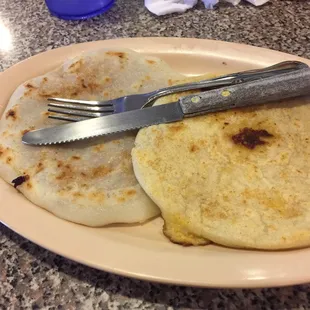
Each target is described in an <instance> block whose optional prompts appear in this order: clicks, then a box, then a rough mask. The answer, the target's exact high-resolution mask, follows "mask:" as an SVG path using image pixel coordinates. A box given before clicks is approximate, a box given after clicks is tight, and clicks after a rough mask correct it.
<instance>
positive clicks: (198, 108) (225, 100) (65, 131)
mask: <svg viewBox="0 0 310 310" xmlns="http://www.w3.org/2000/svg"><path fill="white" fill-rule="evenodd" d="M309 94H310V69H309V68H305V69H300V70H297V71H294V72H290V73H286V74H280V75H276V76H272V77H268V78H264V79H260V80H255V81H250V82H246V83H242V84H237V85H231V86H227V87H223V88H218V89H213V90H210V91H206V92H201V93H198V94H192V95H189V96H185V97H181V98H180V99H179V101H178V102H173V103H169V104H164V105H160V106H155V107H150V108H145V109H142V110H133V111H130V112H123V113H119V114H113V115H108V116H103V117H100V118H94V119H91V120H87V121H81V122H77V123H74V124H65V125H61V126H56V127H51V128H45V129H39V130H34V131H30V132H28V133H26V134H25V135H24V136H23V138H22V141H23V142H24V143H26V144H32V145H49V144H58V143H66V142H73V141H77V140H82V139H87V138H92V137H98V136H102V135H107V134H111V133H116V132H121V131H126V130H131V129H139V128H142V127H147V126H151V125H156V124H161V123H171V122H175V121H180V120H182V119H183V118H184V117H193V116H196V115H203V114H207V113H212V112H218V111H224V110H229V109H234V108H241V107H248V106H254V105H257V104H263V103H271V102H274V101H278V100H283V99H288V98H294V97H298V96H305V95H309ZM307 103H308V102H307Z"/></svg>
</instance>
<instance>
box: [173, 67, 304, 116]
mask: <svg viewBox="0 0 310 310" xmlns="http://www.w3.org/2000/svg"><path fill="white" fill-rule="evenodd" d="M307 94H310V69H309V68H306V69H300V70H296V71H294V72H290V73H285V74H281V75H277V76H273V77H268V78H263V79H260V80H256V81H251V82H246V83H242V84H237V85H232V86H227V87H222V88H218V89H214V90H209V91H206V92H202V93H199V94H195V95H190V96H186V97H182V98H180V100H179V103H180V106H181V109H182V111H183V113H184V116H185V117H191V116H195V115H202V114H206V113H210V112H218V111H223V110H228V109H232V108H241V107H248V106H253V105H257V104H264V103H267V102H272V101H278V100H283V99H288V98H293V97H298V96H304V95H307Z"/></svg>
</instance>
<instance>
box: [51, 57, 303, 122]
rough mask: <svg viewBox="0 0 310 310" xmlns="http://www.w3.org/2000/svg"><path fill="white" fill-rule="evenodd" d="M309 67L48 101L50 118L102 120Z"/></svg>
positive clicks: (288, 64)
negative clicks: (190, 93)
mask: <svg viewBox="0 0 310 310" xmlns="http://www.w3.org/2000/svg"><path fill="white" fill-rule="evenodd" d="M307 67H308V66H307V65H306V64H304V63H302V62H298V61H285V62H281V63H278V64H275V65H273V66H270V67H267V68H263V69H256V70H249V71H244V72H237V73H233V74H229V75H224V76H221V77H218V78H215V79H210V80H204V81H200V82H195V83H187V84H182V85H175V86H171V87H166V88H162V89H159V90H157V91H154V92H150V93H147V94H138V95H130V96H125V97H121V98H117V99H114V100H109V101H87V100H76V99H74V100H73V99H64V98H48V101H49V102H50V103H49V104H48V106H49V107H50V108H49V109H48V111H49V112H53V113H55V114H53V115H50V116H49V118H54V119H60V120H65V121H81V120H86V119H89V118H93V117H101V116H104V115H109V114H114V113H120V112H126V111H131V110H136V109H141V108H142V107H146V106H150V105H151V104H152V103H153V102H154V101H155V100H156V99H158V98H160V97H162V96H166V95H169V94H173V93H177V92H182V91H187V90H194V89H204V90H207V89H213V88H218V87H223V86H227V85H234V84H239V83H244V82H248V81H254V80H257V79H261V78H266V77H269V76H273V75H277V74H283V73H287V72H291V71H294V70H299V69H302V68H307Z"/></svg>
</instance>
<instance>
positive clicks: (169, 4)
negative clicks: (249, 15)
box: [144, 0, 269, 16]
mask: <svg viewBox="0 0 310 310" xmlns="http://www.w3.org/2000/svg"><path fill="white" fill-rule="evenodd" d="M144 1H145V6H146V8H147V9H148V10H149V11H150V12H152V13H154V14H156V15H158V16H160V15H166V14H170V13H183V12H185V11H186V10H188V9H191V8H192V7H194V6H195V5H196V4H197V2H198V0H144ZM202 1H203V3H204V5H205V7H206V8H207V9H213V7H214V6H215V5H216V4H217V3H219V1H226V2H230V3H232V4H233V5H237V4H238V3H239V2H240V1H241V0H202ZM246 1H248V2H250V3H252V4H254V5H256V6H259V5H262V4H264V3H266V2H268V1H269V0H246Z"/></svg>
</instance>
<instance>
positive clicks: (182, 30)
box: [0, 0, 310, 310]
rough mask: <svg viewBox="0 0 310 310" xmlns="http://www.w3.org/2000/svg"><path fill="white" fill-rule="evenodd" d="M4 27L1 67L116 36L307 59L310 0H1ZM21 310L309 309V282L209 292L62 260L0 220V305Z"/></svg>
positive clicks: (0, 20) (309, 55)
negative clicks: (149, 3)
mask: <svg viewBox="0 0 310 310" xmlns="http://www.w3.org/2000/svg"><path fill="white" fill-rule="evenodd" d="M4 29H6V30H4ZM8 33H9V34H10V35H11V36H12V45H11V46H7V48H8V49H7V50H4V49H2V50H1V49H0V71H3V70H5V69H6V68H8V67H10V66H11V65H13V64H14V63H17V62H18V61H21V60H23V59H25V58H27V57H29V56H32V55H34V54H37V53H40V52H43V51H46V50H49V49H53V48H57V47H60V46H64V45H69V44H74V43H80V42H87V41H95V40H103V39H111V38H119V37H145V36H174V37H195V38H207V39H217V40H223V41H230V42H239V43H246V44H251V45H255V46H260V47H267V48H271V49H275V50H280V51H283V52H288V53H292V54H296V55H299V56H303V57H307V58H310V1H307V0H300V1H299V0H292V1H284V0H271V1H270V2H269V3H268V4H267V5H265V6H263V7H260V8H255V7H254V6H252V5H250V4H248V3H243V4H242V5H239V6H237V7H233V6H231V5H228V4H221V5H220V6H219V7H218V8H217V9H216V10H212V11H208V10H205V9H204V7H203V4H202V3H199V4H198V5H197V6H196V8H195V9H193V10H190V11H188V12H186V13H184V14H181V15H178V14H173V15H168V16H164V17H157V16H154V15H152V14H151V13H149V12H148V11H147V10H146V9H145V8H144V7H143V1H142V0H130V1H129V0H118V1H116V4H115V6H114V7H113V8H112V9H111V10H110V11H108V12H107V13H105V14H104V15H101V16H99V17H95V18H93V19H90V20H86V21H63V20H59V19H57V18H55V17H52V16H51V15H50V14H49V12H48V10H47V9H46V7H45V4H44V2H43V0H23V1H19V0H1V1H0V41H1V40H3V38H4V36H5V35H7V34H8ZM1 37H2V38H1ZM0 43H1V42H0ZM0 46H1V44H0ZM4 47H5V46H4ZM0 203H1V202H0ZM298 263H302V262H298ZM20 308H23V309H25V308H27V309H29V308H30V309H31V308H32V309H42V308H44V309H158V310H159V309H160V310H164V309H277V310H278V309H310V285H302V286H294V287H286V288H275V289H255V290H248V289H246V290H241V289H240V290H236V289H235V290H216V289H199V288H184V287H177V286H167V285H160V284H152V283H147V282H143V281H138V280H132V279H127V278H123V277H120V276H116V275H112V274H108V273H105V272H101V271H97V270H94V269H92V268H89V267H86V266H82V265H80V264H78V263H75V262H72V261H69V260H67V259H65V258H63V257H60V256H58V255H55V254H53V253H51V252H49V251H47V250H45V249H43V248H41V247H39V246H37V245H35V244H33V243H32V242H30V241H27V240H26V239H24V238H23V237H20V236H18V235H17V234H16V233H14V232H12V231H10V230H9V229H8V228H6V227H5V226H4V225H2V224H0V309H20Z"/></svg>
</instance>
